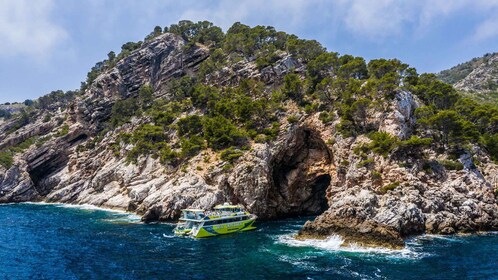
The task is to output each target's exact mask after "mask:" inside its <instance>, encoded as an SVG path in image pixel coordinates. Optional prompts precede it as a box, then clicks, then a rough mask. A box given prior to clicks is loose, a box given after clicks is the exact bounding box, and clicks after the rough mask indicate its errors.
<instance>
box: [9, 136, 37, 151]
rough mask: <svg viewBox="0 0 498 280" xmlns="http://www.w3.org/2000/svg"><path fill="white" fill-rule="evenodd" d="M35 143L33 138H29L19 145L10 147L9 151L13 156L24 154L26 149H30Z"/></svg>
mask: <svg viewBox="0 0 498 280" xmlns="http://www.w3.org/2000/svg"><path fill="white" fill-rule="evenodd" d="M34 143H35V138H34V137H30V138H28V139H26V140H24V141H22V142H21V143H19V144H17V145H15V146H13V147H10V150H11V151H12V152H13V153H14V154H15V153H22V152H24V151H25V150H26V149H28V148H29V147H31V145H33V144H34Z"/></svg>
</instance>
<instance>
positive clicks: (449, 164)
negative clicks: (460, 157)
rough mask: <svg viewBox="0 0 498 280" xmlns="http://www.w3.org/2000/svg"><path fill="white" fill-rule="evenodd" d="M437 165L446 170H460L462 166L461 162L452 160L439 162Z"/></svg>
mask: <svg viewBox="0 0 498 280" xmlns="http://www.w3.org/2000/svg"><path fill="white" fill-rule="evenodd" d="M439 163H440V164H441V165H442V166H444V168H446V169H447V170H462V169H463V164H462V163H461V162H457V161H452V160H440V161H439Z"/></svg>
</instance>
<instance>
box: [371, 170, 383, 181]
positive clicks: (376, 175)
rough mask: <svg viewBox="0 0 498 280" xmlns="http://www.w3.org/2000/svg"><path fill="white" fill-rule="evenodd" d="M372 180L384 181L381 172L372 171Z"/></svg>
mask: <svg viewBox="0 0 498 280" xmlns="http://www.w3.org/2000/svg"><path fill="white" fill-rule="evenodd" d="M370 176H371V178H372V180H374V181H379V180H381V179H382V174H381V173H380V172H377V171H372V174H371V175H370Z"/></svg>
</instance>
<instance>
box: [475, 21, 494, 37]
mask: <svg viewBox="0 0 498 280" xmlns="http://www.w3.org/2000/svg"><path fill="white" fill-rule="evenodd" d="M497 36H498V18H490V19H488V20H486V21H484V22H482V23H481V24H479V26H477V28H476V30H475V33H474V37H473V39H474V40H475V41H484V40H486V39H490V38H494V37H497Z"/></svg>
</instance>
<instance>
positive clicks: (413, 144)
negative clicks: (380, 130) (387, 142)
mask: <svg viewBox="0 0 498 280" xmlns="http://www.w3.org/2000/svg"><path fill="white" fill-rule="evenodd" d="M431 144H432V138H420V137H418V136H416V135H412V136H411V137H410V139H407V140H403V141H401V142H400V143H399V146H400V147H404V148H408V149H411V148H419V147H423V146H429V145H431Z"/></svg>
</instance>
